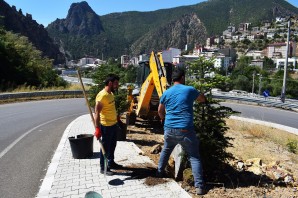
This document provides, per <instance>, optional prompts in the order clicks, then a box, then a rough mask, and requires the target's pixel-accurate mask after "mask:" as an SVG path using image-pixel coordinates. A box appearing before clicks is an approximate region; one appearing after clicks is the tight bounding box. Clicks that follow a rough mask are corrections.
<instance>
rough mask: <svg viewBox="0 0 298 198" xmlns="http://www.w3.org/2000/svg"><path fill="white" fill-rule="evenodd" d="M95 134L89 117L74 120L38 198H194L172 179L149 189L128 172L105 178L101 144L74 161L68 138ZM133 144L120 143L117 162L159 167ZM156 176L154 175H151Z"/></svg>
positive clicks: (62, 139) (117, 150) (142, 166)
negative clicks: (89, 197) (91, 196)
mask: <svg viewBox="0 0 298 198" xmlns="http://www.w3.org/2000/svg"><path fill="white" fill-rule="evenodd" d="M93 131H94V128H93V124H92V121H91V118H90V115H88V114H87V115H83V116H80V117H78V118H77V119H75V120H74V121H73V122H72V123H70V124H69V125H68V127H67V128H66V130H65V132H64V134H63V136H62V138H61V141H60V143H59V145H58V148H57V150H56V152H55V154H54V156H53V159H52V161H51V163H50V165H49V167H48V170H47V173H46V176H45V178H44V180H43V182H42V185H41V187H40V190H39V192H38V194H37V196H36V197H37V198H45V197H47V198H51V197H63V198H64V197H65V198H84V197H85V194H86V193H87V192H89V191H95V192H97V193H99V194H100V195H101V196H102V197H103V198H110V197H111V198H126V197H127V198H140V197H144V198H147V197H148V198H149V197H155V198H156V197H162V198H187V197H191V196H190V195H189V194H188V193H187V192H186V191H184V190H183V189H182V188H181V187H180V185H179V184H178V183H177V182H175V181H174V180H172V179H167V182H166V183H161V184H158V185H153V186H148V185H146V184H145V179H146V178H138V177H136V178H134V177H132V176H131V175H129V174H127V173H121V172H119V173H117V174H115V175H113V176H104V175H103V174H101V173H100V165H99V150H100V147H99V143H98V142H97V141H96V140H95V139H94V141H93V153H94V154H93V157H92V158H89V159H74V158H73V157H72V152H71V147H70V144H69V140H68V137H71V136H75V135H79V134H92V133H93ZM141 153H142V151H141V150H140V149H139V148H138V147H137V146H136V145H135V144H134V143H133V142H128V141H118V143H117V147H116V151H115V161H116V162H117V163H118V164H121V165H123V166H124V167H138V168H146V167H148V165H151V167H156V165H155V164H154V162H153V161H152V160H150V158H149V157H147V156H143V155H141ZM152 176H153V175H152Z"/></svg>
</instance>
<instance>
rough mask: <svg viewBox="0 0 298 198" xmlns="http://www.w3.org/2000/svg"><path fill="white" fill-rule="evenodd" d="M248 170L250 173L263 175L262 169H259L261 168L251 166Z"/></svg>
mask: <svg viewBox="0 0 298 198" xmlns="http://www.w3.org/2000/svg"><path fill="white" fill-rule="evenodd" d="M247 170H248V171H250V172H253V173H254V174H255V175H262V174H263V171H262V169H261V167H259V166H251V167H248V169H247Z"/></svg>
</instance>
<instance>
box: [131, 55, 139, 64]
mask: <svg viewBox="0 0 298 198" xmlns="http://www.w3.org/2000/svg"><path fill="white" fill-rule="evenodd" d="M129 64H130V65H138V64H139V58H138V57H132V58H131V59H130V60H129Z"/></svg>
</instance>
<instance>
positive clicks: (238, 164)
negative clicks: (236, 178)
mask: <svg viewBox="0 0 298 198" xmlns="http://www.w3.org/2000/svg"><path fill="white" fill-rule="evenodd" d="M237 168H238V169H239V170H243V169H244V162H243V161H239V162H237Z"/></svg>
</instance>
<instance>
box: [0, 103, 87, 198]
mask: <svg viewBox="0 0 298 198" xmlns="http://www.w3.org/2000/svg"><path fill="white" fill-rule="evenodd" d="M83 114H88V109H87V106H86V103H85V101H84V99H62V100H45V101H35V102H23V103H14V104H5V105H0V173H1V174H0V197H5V198H10V197H11V198H15V197H18V198H22V197H24V198H28V197H35V196H36V194H37V192H38V190H39V187H40V185H41V180H42V179H43V178H44V175H45V173H46V170H47V168H48V164H49V162H50V160H51V159H52V156H53V154H54V152H55V150H56V148H57V146H58V144H59V142H60V139H61V137H62V135H63V132H64V130H65V129H66V127H67V126H68V125H69V123H70V122H71V121H73V120H74V119H75V118H77V117H78V116H80V115H83Z"/></svg>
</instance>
